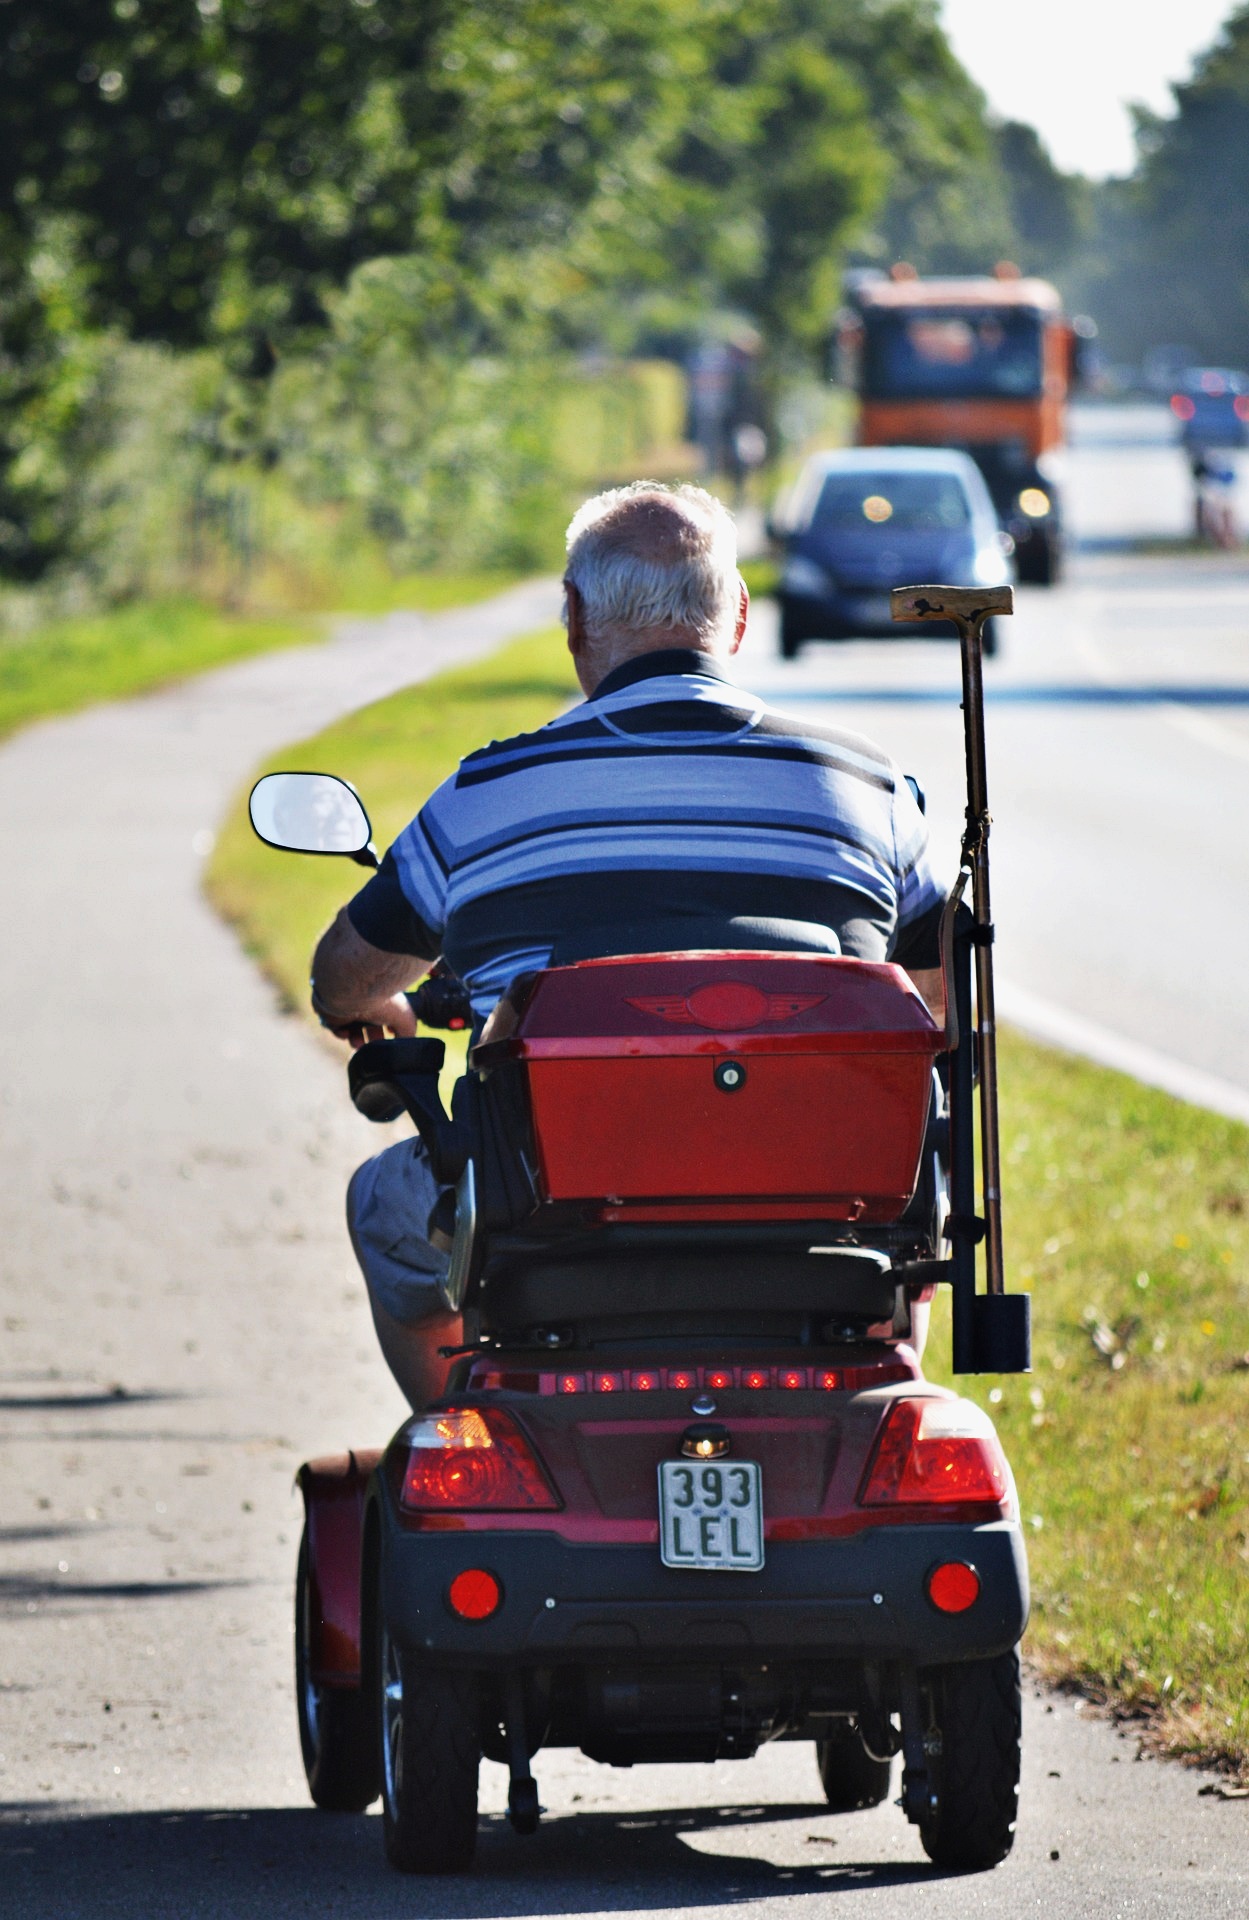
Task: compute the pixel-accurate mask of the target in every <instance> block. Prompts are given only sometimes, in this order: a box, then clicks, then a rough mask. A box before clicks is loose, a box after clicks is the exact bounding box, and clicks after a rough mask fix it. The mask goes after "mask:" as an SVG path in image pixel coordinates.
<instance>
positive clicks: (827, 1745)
mask: <svg viewBox="0 0 1249 1920" xmlns="http://www.w3.org/2000/svg"><path fill="white" fill-rule="evenodd" d="M815 1758H816V1762H817V1764H818V1766H819V1769H820V1781H821V1784H822V1785H823V1788H824V1797H825V1799H826V1800H827V1801H828V1804H829V1806H830V1807H831V1808H832V1810H833V1812H834V1813H856V1812H857V1811H858V1810H859V1808H860V1807H878V1806H879V1805H880V1804H881V1801H882V1800H885V1799H887V1798H888V1795H889V1775H890V1773H891V1771H892V1767H893V1763H892V1761H889V1760H873V1758H872V1756H871V1754H870V1753H869V1752H868V1750H867V1748H866V1747H865V1746H864V1745H863V1741H862V1739H861V1738H860V1736H859V1730H858V1728H857V1727H855V1726H852V1725H851V1724H850V1722H849V1721H844V1722H843V1721H839V1722H838V1723H837V1730H836V1732H834V1733H830V1734H829V1735H828V1737H827V1739H824V1740H817V1741H816V1743H815Z"/></svg>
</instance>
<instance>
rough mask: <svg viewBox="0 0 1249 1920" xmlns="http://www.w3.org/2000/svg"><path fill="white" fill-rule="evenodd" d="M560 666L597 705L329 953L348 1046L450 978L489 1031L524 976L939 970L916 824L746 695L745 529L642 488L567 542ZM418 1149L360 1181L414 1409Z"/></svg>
mask: <svg viewBox="0 0 1249 1920" xmlns="http://www.w3.org/2000/svg"><path fill="white" fill-rule="evenodd" d="M564 589H565V594H566V596H567V598H566V621H567V627H568V646H569V650H570V652H571V654H572V657H573V662H574V664H575V667H576V671H577V678H578V680H579V681H580V683H581V686H582V689H583V691H584V693H585V696H586V698H585V700H584V702H582V703H581V704H580V705H578V706H576V707H573V708H572V709H571V710H570V711H569V712H567V713H564V714H561V715H560V716H559V717H558V718H557V719H555V720H552V721H551V722H550V723H549V724H548V725H547V726H545V727H543V728H542V729H541V730H540V731H539V732H538V733H533V734H522V735H520V736H519V737H517V738H516V739H513V740H502V741H494V742H492V743H491V744H490V745H489V746H487V747H483V748H482V749H481V750H480V751H479V752H477V753H473V754H470V755H469V757H468V758H467V759H466V760H465V761H464V762H463V763H462V764H461V766H460V768H459V770H458V771H457V772H456V773H455V774H453V775H452V777H451V778H450V779H449V780H447V781H446V782H444V784H443V785H442V786H441V787H439V789H438V790H437V792H436V793H434V794H433V795H432V796H431V798H430V799H429V800H427V801H426V803H425V805H424V806H423V807H422V808H421V810H420V812H419V813H418V814H417V816H416V818H415V819H414V820H413V821H412V822H411V823H410V824H409V825H408V826H407V827H406V828H405V829H404V831H403V832H402V833H401V834H400V836H399V838H398V839H397V840H396V841H395V843H394V845H393V846H392V847H391V849H390V851H389V852H388V853H387V855H386V857H385V859H384V860H383V862H382V866H381V869H380V871H379V872H378V873H377V874H375V875H374V877H373V878H372V879H371V880H370V881H369V882H368V884H367V885H366V886H365V887H364V888H363V889H362V890H361V891H360V892H359V893H358V894H357V895H356V896H355V898H354V899H353V900H351V901H349V902H348V904H347V905H346V906H345V907H344V908H343V909H342V911H341V912H340V913H339V915H338V918H337V919H336V920H335V922H334V924H333V925H332V926H331V927H330V928H329V929H328V931H327V932H326V933H325V935H324V936H323V937H322V939H321V942H320V944H319V946H318V948H317V951H316V956H315V958H314V962H313V1006H314V1008H315V1010H316V1011H317V1013H318V1014H319V1015H320V1016H321V1018H322V1020H323V1021H324V1022H325V1024H326V1025H327V1026H329V1027H330V1028H331V1029H332V1030H333V1031H334V1032H336V1033H338V1034H340V1035H341V1036H342V1037H343V1038H347V1039H352V1040H354V1041H355V1042H356V1043H358V1042H359V1039H360V1038H361V1037H362V1034H363V1033H365V1032H368V1031H369V1030H370V1029H372V1030H373V1032H374V1033H375V1034H380V1032H381V1031H382V1030H383V1029H388V1030H389V1031H390V1032H391V1033H395V1034H410V1033H412V1032H413V1020H412V1013H411V1009H410V1008H409V1006H408V1003H407V1001H406V1000H405V999H404V997H403V989H404V988H405V987H407V986H408V985H410V983H411V982H412V980H413V979H414V978H415V977H416V975H417V974H418V973H420V972H422V971H423V970H424V968H425V966H426V965H427V964H428V962H429V961H431V960H432V959H434V958H435V957H436V956H438V955H440V954H441V955H443V956H444V957H445V959H446V961H447V963H448V964H449V965H450V966H451V968H452V969H453V970H454V972H455V973H457V974H458V975H459V977H460V978H461V979H462V980H463V981H464V982H465V983H466V984H467V986H468V988H469V990H470V992H471V994H472V999H473V1006H474V1010H475V1013H476V1015H477V1019H478V1021H479V1022H480V1020H482V1019H483V1018H484V1017H485V1016H486V1014H487V1013H488V1012H489V1010H490V1008H491V1006H492V1005H493V1004H494V1002H495V1001H496V1000H497V999H498V997H499V995H500V994H501V993H502V991H503V990H504V988H505V987H506V986H507V985H508V983H509V982H510V981H511V980H512V979H514V978H515V976H516V975H517V974H519V973H522V972H524V971H526V970H528V969H531V968H534V967H544V966H548V965H550V964H552V963H554V964H559V963H561V962H567V961H571V960H578V959H588V958H592V957H595V956H598V955H604V954H611V953H639V952H641V953H648V952H649V953H655V952H665V951H670V950H680V949H681V948H687V947H704V948H705V947H722V948H726V949H728V948H750V949H755V950H758V949H760V948H773V949H775V948H780V949H794V950H805V951H812V950H814V951H818V952H824V953H839V952H840V953H845V954H849V955H852V956H855V957H856V958H860V959H868V960H884V959H893V960H897V961H899V962H900V963H901V964H902V965H903V966H906V967H908V968H910V969H911V970H912V971H920V972H921V973H922V972H923V971H926V970H928V969H931V968H933V967H935V966H936V964H937V961H938V953H937V922H938V919H939V916H940V909H941V904H942V899H943V895H942V891H941V889H940V888H939V886H938V885H937V882H936V880H935V878H934V877H933V874H932V872H931V870H930V868H929V865H928V852H927V846H928V836H927V830H926V827H925V824H924V820H923V816H922V815H921V813H920V811H919V809H918V807H917V806H916V804H915V801H914V799H913V798H912V795H911V792H910V790H909V788H908V787H907V785H906V782H905V781H904V779H903V778H902V775H901V774H900V772H899V771H898V768H897V767H896V766H895V765H894V763H893V761H892V760H890V759H889V757H888V755H886V754H885V753H883V752H881V750H880V749H879V748H878V747H876V746H874V745H873V744H872V743H871V741H869V740H866V739H864V738H863V737H862V736H861V735H858V734H853V733H848V732H843V731H841V730H840V729H837V730H833V729H830V728H825V727H818V726H813V725H811V724H810V723H809V722H807V721H798V720H789V719H786V718H783V717H782V716H781V715H780V714H777V713H774V712H772V711H771V710H770V709H769V708H767V707H766V706H764V704H763V703H762V701H760V700H758V699H756V698H755V696H754V695H753V694H750V693H747V692H745V691H744V690H743V689H742V688H740V687H738V686H736V685H734V683H733V680H732V678H731V676H730V672H729V667H728V662H729V661H730V659H731V658H732V656H733V655H734V654H735V653H736V652H737V649H738V647H739V646H740V644H741V640H742V635H743V634H744V632H745V629H746V615H747V608H748V604H749V600H748V595H747V592H746V587H745V584H744V582H743V581H742V579H741V577H740V575H739V574H738V572H737V561H736V537H735V531H734V527H733V523H732V521H731V519H730V518H729V516H728V514H727V513H726V512H725V510H724V508H723V507H722V506H721V505H720V504H719V502H718V501H716V500H714V499H713V498H712V497H711V495H710V494H707V493H704V492H703V491H702V490H701V489H700V488H698V487H689V486H682V487H671V488H670V487H665V486H660V485H656V484H654V483H651V482H639V483H637V484H636V485H634V486H629V487H621V488H617V489H614V490H613V491H611V492H609V493H603V494H600V495H598V497H597V498H595V499H593V500H590V501H588V502H587V504H586V505H585V506H583V507H582V508H581V510H580V512H579V513H578V514H577V515H576V517H575V518H574V520H573V522H572V525H571V526H570V527H569V529H568V564H567V569H566V572H565V576H564ZM434 1198H435V1189H434V1184H433V1180H432V1176H431V1175H430V1173H429V1170H428V1167H427V1165H426V1164H425V1162H424V1160H423V1159H422V1157H421V1154H420V1150H419V1148H418V1147H417V1146H416V1145H415V1144H414V1143H411V1142H404V1143H403V1144H402V1145H401V1146H399V1147H392V1148H390V1149H389V1150H388V1151H387V1152H385V1153H382V1154H379V1155H378V1156H376V1158H375V1159H373V1160H371V1161H368V1162H366V1164H365V1165H364V1166H363V1167H361V1168H360V1170H359V1171H358V1172H357V1174H356V1175H355V1177H354V1179H353V1181H352V1183H351V1187H350V1190H349V1194H348V1221H349V1225H350V1228H351V1234H352V1241H353V1244H354V1246H355V1249H356V1253H357V1257H358V1258H359V1260H360V1264H361V1267H362V1268H363V1271H364V1276H365V1280H366V1282H367V1284H368V1288H369V1297H370V1302H371V1305H372V1309H373V1317H374V1321H375V1324H376V1326H377V1331H378V1337H379V1339H380V1341H381V1345H382V1351H383V1353H384V1354H385V1356H386V1360H387V1362H388V1364H389V1366H390V1368H391V1371H392V1372H393V1373H394V1375H395V1378H396V1379H397V1380H398V1382H399V1384H400V1386H401V1387H402V1389H403V1391H404V1392H405V1393H406V1394H407V1396H408V1398H409V1399H410V1400H411V1402H412V1404H413V1405H414V1406H420V1405H422V1404H424V1403H425V1402H427V1401H428V1399H430V1398H431V1397H432V1396H433V1395H434V1394H436V1392H437V1391H438V1389H439V1387H440V1386H441V1384H442V1380H443V1377H444V1375H445V1366H444V1365H443V1364H442V1363H441V1362H440V1361H439V1359H438V1357H437V1349H438V1346H439V1344H440V1343H442V1342H446V1341H449V1340H452V1339H454V1337H455V1332H456V1323H455V1322H454V1321H453V1320H452V1319H451V1318H450V1317H449V1316H448V1315H447V1314H446V1312H445V1310H444V1309H443V1308H442V1307H441V1305H440V1302H439V1297H438V1294H437V1291H436V1278H437V1274H438V1272H439V1270H440V1268H441V1267H442V1266H443V1265H444V1264H445V1256H443V1255H442V1254H441V1253H439V1252H438V1251H437V1250H436V1249H435V1248H434V1247H432V1246H431V1245H430V1243H429V1241H428V1239H427V1238H426V1234H425V1223H426V1221H427V1220H428V1216H429V1211H430V1207H431V1206H432V1204H433V1201H434Z"/></svg>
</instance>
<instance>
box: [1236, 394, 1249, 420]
mask: <svg viewBox="0 0 1249 1920" xmlns="http://www.w3.org/2000/svg"><path fill="white" fill-rule="evenodd" d="M1232 412H1233V413H1234V414H1235V415H1236V418H1237V419H1238V420H1249V393H1238V394H1237V395H1236V398H1235V399H1234V400H1233V401H1232Z"/></svg>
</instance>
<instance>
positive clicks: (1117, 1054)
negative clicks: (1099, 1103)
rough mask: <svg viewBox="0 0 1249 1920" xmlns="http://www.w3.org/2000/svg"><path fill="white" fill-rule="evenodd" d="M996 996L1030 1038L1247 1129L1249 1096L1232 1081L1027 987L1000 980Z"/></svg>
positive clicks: (1006, 1013)
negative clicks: (1240, 1121) (1219, 1114)
mask: <svg viewBox="0 0 1249 1920" xmlns="http://www.w3.org/2000/svg"><path fill="white" fill-rule="evenodd" d="M996 994H997V1010H998V1012H999V1014H1000V1015H1001V1017H1002V1019H1003V1020H1005V1021H1008V1022H1009V1023H1010V1025H1011V1026H1015V1027H1018V1028H1019V1029H1020V1030H1021V1031H1022V1032H1023V1033H1027V1034H1031V1035H1032V1037H1033V1038H1034V1039H1036V1040H1044V1041H1045V1042H1046V1043H1047V1044H1048V1045H1049V1046H1053V1047H1061V1048H1062V1049H1063V1050H1064V1051H1065V1052H1067V1053H1078V1054H1081V1055H1083V1056H1084V1058H1085V1059H1087V1060H1093V1061H1096V1063H1097V1065H1098V1066H1101V1067H1113V1068H1114V1069H1115V1071H1116V1072H1117V1073H1126V1074H1129V1075H1130V1076H1131V1077H1132V1078H1133V1079H1134V1080H1141V1081H1143V1082H1144V1083H1145V1085H1146V1086H1147V1087H1159V1088H1161V1090H1162V1092H1163V1093H1169V1094H1172V1095H1174V1097H1175V1098H1176V1099H1177V1100H1186V1101H1187V1102H1188V1103H1189V1105H1190V1106H1194V1107H1206V1108H1208V1109H1209V1110H1210V1112H1212V1113H1221V1114H1224V1115H1225V1116H1226V1117H1227V1118H1228V1119H1229V1120H1242V1121H1244V1122H1245V1123H1246V1124H1249V1091H1247V1090H1246V1089H1245V1088H1244V1087H1238V1086H1236V1085H1235V1083H1234V1082H1233V1081H1231V1080H1220V1079H1219V1078H1218V1076H1217V1075H1216V1074H1213V1073H1203V1072H1202V1071H1201V1069H1200V1068H1199V1067H1189V1066H1186V1065H1185V1063H1184V1062H1183V1061H1182V1060H1176V1059H1173V1058H1172V1056H1171V1055H1170V1054H1166V1053H1159V1052H1157V1051H1156V1049H1155V1048H1153V1047H1147V1046H1142V1044H1141V1043H1140V1041H1138V1040H1129V1039H1127V1038H1126V1036H1125V1035H1123V1034H1121V1033H1116V1032H1115V1031H1114V1030H1113V1028H1111V1027H1104V1026H1102V1024H1101V1022H1100V1021H1099V1020H1088V1019H1086V1018H1085V1016H1084V1015H1083V1014H1080V1013H1070V1012H1069V1011H1068V1010H1067V1008H1066V1007H1058V1006H1055V1005H1054V1004H1053V1002H1052V1001H1050V1000H1043V999H1042V998H1041V996H1040V995H1039V994H1035V993H1029V991H1028V990H1027V988H1026V987H1017V986H1015V985H1014V984H1013V983H1012V982H1010V981H1005V980H999V981H998V982H997V984H996Z"/></svg>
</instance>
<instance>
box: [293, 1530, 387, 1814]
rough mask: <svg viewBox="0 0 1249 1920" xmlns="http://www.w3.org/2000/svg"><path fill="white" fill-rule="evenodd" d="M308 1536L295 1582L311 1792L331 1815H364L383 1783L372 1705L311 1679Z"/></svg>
mask: <svg viewBox="0 0 1249 1920" xmlns="http://www.w3.org/2000/svg"><path fill="white" fill-rule="evenodd" d="M311 1642H312V1617H311V1594H310V1582H309V1579H308V1530H307V1528H306V1527H305V1529H304V1533H303V1538H302V1539H301V1540H300V1543H299V1569H298V1572H297V1574H296V1577H295V1700H296V1703H297V1705H298V1709H299V1744H300V1747H301V1749H302V1751H303V1757H304V1772H305V1773H306V1774H307V1776H308V1791H309V1792H310V1793H311V1795H312V1798H313V1801H314V1802H315V1804H316V1805H317V1806H318V1807H324V1808H325V1809H326V1811H327V1812H329V1813H363V1812H364V1809H365V1808H366V1807H367V1806H368V1805H369V1803H370V1801H373V1800H376V1798H377V1796H378V1792H379V1790H380V1786H381V1782H380V1778H379V1774H378V1767H377V1741H376V1738H375V1735H374V1732H373V1716H372V1713H371V1711H370V1701H369V1698H368V1696H367V1694H366V1693H365V1691H364V1689H363V1688H362V1687H323V1686H320V1685H318V1683H317V1682H316V1681H315V1680H314V1679H313V1678H312V1674H311V1670H310V1661H309V1652H310V1648H311Z"/></svg>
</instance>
